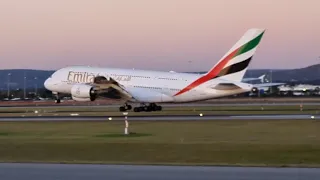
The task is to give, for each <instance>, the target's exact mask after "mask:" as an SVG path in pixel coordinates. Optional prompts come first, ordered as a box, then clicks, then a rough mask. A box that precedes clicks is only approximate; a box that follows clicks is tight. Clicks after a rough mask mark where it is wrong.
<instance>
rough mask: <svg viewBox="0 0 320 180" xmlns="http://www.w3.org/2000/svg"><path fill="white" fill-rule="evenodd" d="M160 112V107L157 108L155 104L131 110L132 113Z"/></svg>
mask: <svg viewBox="0 0 320 180" xmlns="http://www.w3.org/2000/svg"><path fill="white" fill-rule="evenodd" d="M161 110H162V107H161V106H157V105H156V104H155V103H150V104H149V105H148V106H146V105H142V106H140V107H135V108H133V111H134V112H141V111H145V112H151V111H161Z"/></svg>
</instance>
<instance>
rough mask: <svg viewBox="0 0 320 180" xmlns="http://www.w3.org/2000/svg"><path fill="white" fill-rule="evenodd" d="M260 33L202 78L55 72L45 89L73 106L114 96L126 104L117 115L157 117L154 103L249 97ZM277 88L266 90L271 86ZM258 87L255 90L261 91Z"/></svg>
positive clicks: (249, 35)
mask: <svg viewBox="0 0 320 180" xmlns="http://www.w3.org/2000/svg"><path fill="white" fill-rule="evenodd" d="M263 34H264V30H263V29H250V30H248V31H247V32H246V33H245V34H244V35H243V36H242V38H241V39H240V40H239V41H238V42H237V43H236V44H235V45H234V46H233V47H232V48H231V49H230V50H229V51H228V52H227V53H226V54H225V55H224V56H223V57H222V58H221V60H220V61H219V62H218V63H217V64H216V65H215V66H214V67H212V68H211V69H210V70H209V71H208V72H207V73H206V74H191V73H177V72H175V73H172V72H162V71H147V70H136V69H134V70H133V69H116V68H99V67H88V66H71V67H66V68H62V69H60V70H57V71H56V72H54V73H53V74H52V76H51V77H49V78H48V79H47V80H46V81H45V83H44V86H45V87H46V89H48V90H50V91H52V92H53V93H54V94H56V96H57V100H56V102H57V103H59V102H60V99H59V94H60V93H66V94H71V96H72V99H73V100H75V101H94V100H96V99H97V98H102V97H106V96H107V94H108V92H110V90H112V91H113V92H117V93H119V94H120V95H121V98H124V99H125V103H124V105H123V106H121V107H120V111H127V110H131V109H132V106H131V105H129V103H132V102H138V103H140V104H141V105H140V106H138V107H135V108H134V109H133V110H134V111H135V112H140V111H160V110H162V107H161V106H159V105H157V104H156V103H181V102H193V101H201V100H208V99H213V98H218V97H223V96H229V95H235V94H239V93H244V92H250V91H251V90H252V88H253V87H257V85H255V86H253V85H252V84H247V83H243V82H241V81H242V79H243V76H244V74H245V72H246V70H247V68H248V65H249V63H250V61H251V59H252V56H253V54H254V53H255V51H256V49H257V46H258V44H259V42H260V40H261V38H262V36H263ZM273 85H277V84H270V83H269V84H268V85H267V86H273ZM263 86H264V84H259V85H258V87H263Z"/></svg>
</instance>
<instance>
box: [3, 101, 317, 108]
mask: <svg viewBox="0 0 320 180" xmlns="http://www.w3.org/2000/svg"><path fill="white" fill-rule="evenodd" d="M301 104H303V105H304V106H319V105H320V102H265V103H261V102H247V103H245V102H227V103H222V102H216V103H175V104H165V103H164V104H161V105H162V106H164V107H208V106H212V107H215V106H234V107H241V106H294V105H296V106H300V105H301ZM119 106H121V104H107V105H106V104H103V105H100V104H93V105H85V104H82V105H73V104H63V103H61V104H50V105H41V104H39V105H36V104H27V105H24V104H22V105H14V106H13V105H4V104H0V108H10V107H14V108H26V107H27V108H32V107H41V108H46V107H117V108H118V107H119Z"/></svg>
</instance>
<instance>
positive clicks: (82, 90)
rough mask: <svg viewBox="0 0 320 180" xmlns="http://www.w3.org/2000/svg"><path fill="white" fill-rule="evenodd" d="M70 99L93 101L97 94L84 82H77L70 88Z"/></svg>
mask: <svg viewBox="0 0 320 180" xmlns="http://www.w3.org/2000/svg"><path fill="white" fill-rule="evenodd" d="M71 96H72V99H74V100H76V101H78V100H79V101H84V100H85V101H88V100H90V101H94V100H95V99H96V97H97V94H96V92H95V90H94V87H92V86H90V85H85V84H77V85H74V86H73V87H72V88H71Z"/></svg>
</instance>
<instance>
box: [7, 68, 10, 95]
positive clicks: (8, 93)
mask: <svg viewBox="0 0 320 180" xmlns="http://www.w3.org/2000/svg"><path fill="white" fill-rule="evenodd" d="M10 76H11V73H8V81H7V88H8V89H7V90H8V92H7V97H8V99H9V98H10Z"/></svg>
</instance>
